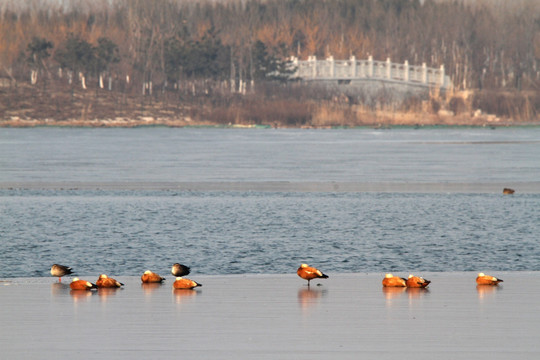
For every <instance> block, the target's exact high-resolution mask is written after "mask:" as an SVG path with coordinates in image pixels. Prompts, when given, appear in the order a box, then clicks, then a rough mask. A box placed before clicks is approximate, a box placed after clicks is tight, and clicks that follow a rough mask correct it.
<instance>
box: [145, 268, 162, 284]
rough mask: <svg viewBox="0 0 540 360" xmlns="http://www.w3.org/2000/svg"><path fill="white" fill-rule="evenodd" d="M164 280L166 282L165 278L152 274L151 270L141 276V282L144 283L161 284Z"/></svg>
mask: <svg viewBox="0 0 540 360" xmlns="http://www.w3.org/2000/svg"><path fill="white" fill-rule="evenodd" d="M163 280H165V278H163V277H161V276H159V275H158V274H156V273H154V272H151V271H150V270H146V271H145V272H144V274H142V276H141V281H142V282H143V283H160V282H163Z"/></svg>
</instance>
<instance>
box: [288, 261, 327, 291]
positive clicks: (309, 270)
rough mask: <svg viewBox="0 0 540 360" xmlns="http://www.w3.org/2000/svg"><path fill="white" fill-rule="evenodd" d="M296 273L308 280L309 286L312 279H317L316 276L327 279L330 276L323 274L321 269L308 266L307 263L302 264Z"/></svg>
mask: <svg viewBox="0 0 540 360" xmlns="http://www.w3.org/2000/svg"><path fill="white" fill-rule="evenodd" d="M296 273H297V274H298V276H300V277H301V278H302V279H304V280H307V283H308V286H309V282H310V281H311V280H312V279H316V278H319V279H327V278H328V275H325V274H323V273H322V272H321V271H320V270H318V269H316V268H314V267H311V266H308V265H307V264H302V265H300V267H299V268H298V270H296Z"/></svg>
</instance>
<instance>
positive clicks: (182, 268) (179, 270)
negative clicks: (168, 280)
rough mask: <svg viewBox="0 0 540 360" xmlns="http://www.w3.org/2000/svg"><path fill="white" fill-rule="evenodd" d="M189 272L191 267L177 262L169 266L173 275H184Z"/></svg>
mask: <svg viewBox="0 0 540 360" xmlns="http://www.w3.org/2000/svg"><path fill="white" fill-rule="evenodd" d="M190 272H191V269H190V268H189V266H186V265H182V264H179V263H176V264H173V266H172V268H171V274H173V275H174V276H175V277H182V276H186V275H189V273H190Z"/></svg>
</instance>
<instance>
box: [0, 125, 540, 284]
mask: <svg viewBox="0 0 540 360" xmlns="http://www.w3.org/2000/svg"><path fill="white" fill-rule="evenodd" d="M506 186H508V187H512V188H514V189H515V190H516V193H515V194H514V195H511V196H508V195H503V194H502V188H503V187H506ZM539 209H540V128H534V127H533V128H505V129H496V130H493V129H487V128H482V129H478V128H460V129H452V128H443V129H419V130H416V129H391V130H374V129H348V130H287V129H278V130H275V129H195V128H183V129H170V128H137V129H80V128H76V129H73V128H34V129H0V239H1V240H0V241H2V247H1V249H0V265H1V266H0V278H2V277H39V276H47V273H48V270H49V268H50V265H51V264H52V263H63V264H66V265H69V266H71V267H73V268H74V269H75V270H76V272H77V273H79V274H98V273H103V272H105V273H109V274H114V275H120V276H136V275H138V274H140V273H142V272H143V271H144V270H146V269H152V270H154V271H157V272H162V273H163V274H167V273H168V271H169V268H170V265H171V264H172V263H174V262H182V263H185V264H186V265H189V266H191V267H192V271H193V273H197V274H204V275H212V274H247V273H255V274H261V273H266V274H286V273H294V272H295V271H296V268H297V267H298V265H299V264H300V263H302V262H306V263H310V264H313V265H316V266H318V267H320V268H322V269H323V270H324V271H325V272H330V273H331V272H335V273H337V272H340V273H362V272H378V273H384V272H388V271H393V272H401V271H403V272H416V273H418V272H422V271H434V272H442V271H444V272H452V271H477V270H479V269H481V270H483V271H486V272H487V271H489V270H495V271H497V270H498V271H516V270H517V271H521V270H530V271H539V270H540V248H539V246H538V234H539V233H540V220H539V219H540V210H539Z"/></svg>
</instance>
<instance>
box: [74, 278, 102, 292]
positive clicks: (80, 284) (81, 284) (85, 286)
mask: <svg viewBox="0 0 540 360" xmlns="http://www.w3.org/2000/svg"><path fill="white" fill-rule="evenodd" d="M69 287H70V288H71V289H72V290H91V289H97V286H96V284H92V283H91V282H90V281H86V280H79V278H74V279H73V281H72V282H71V284H69Z"/></svg>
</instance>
